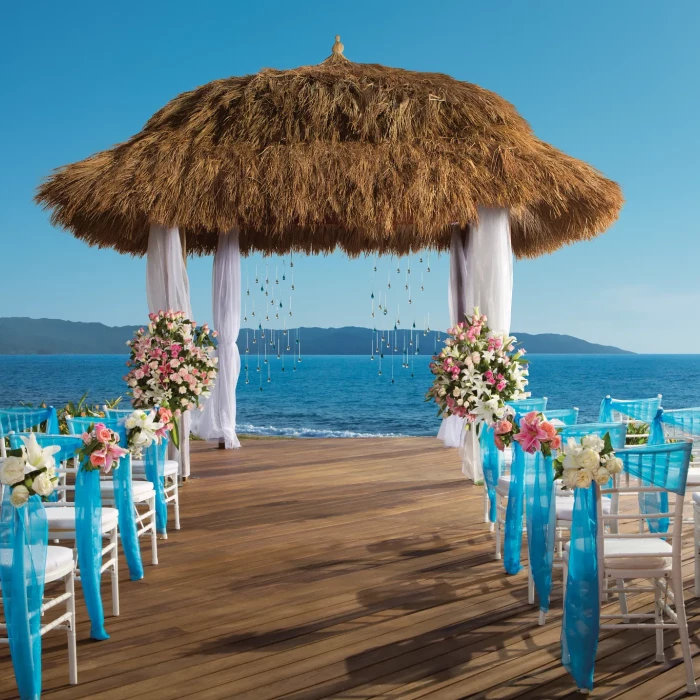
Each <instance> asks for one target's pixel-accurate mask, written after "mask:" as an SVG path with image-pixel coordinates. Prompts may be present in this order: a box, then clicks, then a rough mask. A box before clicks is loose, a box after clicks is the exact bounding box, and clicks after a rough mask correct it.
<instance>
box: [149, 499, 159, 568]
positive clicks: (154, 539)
mask: <svg viewBox="0 0 700 700" xmlns="http://www.w3.org/2000/svg"><path fill="white" fill-rule="evenodd" d="M148 509H149V510H150V511H151V517H150V524H149V528H150V530H151V564H152V565H153V566H158V532H157V528H156V498H155V496H154V497H153V498H150V499H149V500H148Z"/></svg>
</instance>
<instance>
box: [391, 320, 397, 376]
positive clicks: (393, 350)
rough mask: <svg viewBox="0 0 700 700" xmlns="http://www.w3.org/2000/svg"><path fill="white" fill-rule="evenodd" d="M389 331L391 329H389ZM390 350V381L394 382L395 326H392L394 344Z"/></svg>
mask: <svg viewBox="0 0 700 700" xmlns="http://www.w3.org/2000/svg"><path fill="white" fill-rule="evenodd" d="M389 333H391V331H389ZM392 348H393V349H392V351H391V383H392V384H393V383H394V356H395V355H396V326H394V344H393V346H392Z"/></svg>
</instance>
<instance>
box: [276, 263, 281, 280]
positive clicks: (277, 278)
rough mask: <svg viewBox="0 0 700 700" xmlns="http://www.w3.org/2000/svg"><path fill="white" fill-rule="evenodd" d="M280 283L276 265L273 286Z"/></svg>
mask: <svg viewBox="0 0 700 700" xmlns="http://www.w3.org/2000/svg"><path fill="white" fill-rule="evenodd" d="M279 283H280V278H279V275H278V274H277V265H275V284H279Z"/></svg>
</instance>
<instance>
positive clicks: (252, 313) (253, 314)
mask: <svg viewBox="0 0 700 700" xmlns="http://www.w3.org/2000/svg"><path fill="white" fill-rule="evenodd" d="M250 315H251V316H252V317H253V318H255V297H253V310H252V311H251V312H250Z"/></svg>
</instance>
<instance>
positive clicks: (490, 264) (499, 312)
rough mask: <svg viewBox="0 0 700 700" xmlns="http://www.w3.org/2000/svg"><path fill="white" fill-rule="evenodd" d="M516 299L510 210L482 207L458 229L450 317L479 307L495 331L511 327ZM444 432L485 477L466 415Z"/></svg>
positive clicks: (470, 468) (473, 472)
mask: <svg viewBox="0 0 700 700" xmlns="http://www.w3.org/2000/svg"><path fill="white" fill-rule="evenodd" d="M512 300H513V248H512V246H511V241H510V217H509V213H508V210H507V209H490V208H486V207H479V223H478V225H475V226H470V227H469V230H468V231H467V232H466V235H465V233H464V232H462V231H459V230H455V232H454V233H453V234H452V243H451V247H450V281H449V305H450V322H451V323H452V324H455V323H457V322H459V321H462V320H463V319H464V314H465V313H467V314H470V313H472V311H473V309H474V307H475V306H478V307H479V310H480V311H481V313H484V314H486V315H487V317H488V325H489V327H490V328H491V329H493V330H494V331H498V332H502V333H507V332H509V331H510V315H511V306H512ZM438 437H439V438H440V439H441V440H442V441H443V442H444V444H445V447H460V449H461V452H462V470H463V471H464V474H465V476H467V477H468V478H470V479H474V480H475V481H480V480H481V479H483V472H482V470H481V458H480V454H479V445H478V441H477V440H476V436H475V434H474V432H473V431H469V432H466V431H465V430H464V419H463V418H457V417H455V416H450V417H449V418H447V419H446V420H444V421H443V422H442V425H441V426H440V431H439V433H438Z"/></svg>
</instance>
